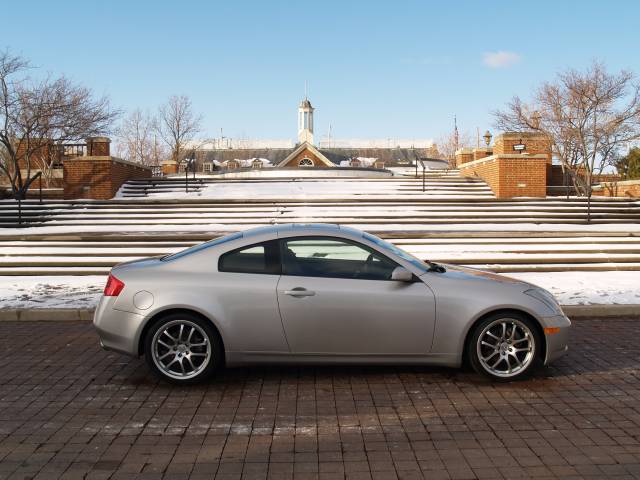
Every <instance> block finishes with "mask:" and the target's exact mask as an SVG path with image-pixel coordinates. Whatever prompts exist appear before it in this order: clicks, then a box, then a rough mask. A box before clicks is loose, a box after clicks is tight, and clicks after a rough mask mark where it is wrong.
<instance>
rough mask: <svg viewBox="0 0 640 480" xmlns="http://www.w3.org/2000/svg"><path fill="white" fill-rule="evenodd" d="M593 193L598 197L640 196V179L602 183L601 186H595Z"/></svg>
mask: <svg viewBox="0 0 640 480" xmlns="http://www.w3.org/2000/svg"><path fill="white" fill-rule="evenodd" d="M593 195H594V196H598V197H627V198H640V180H624V181H621V182H605V183H601V184H600V187H599V188H595V187H594V189H593Z"/></svg>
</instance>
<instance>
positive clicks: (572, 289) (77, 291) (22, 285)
mask: <svg viewBox="0 0 640 480" xmlns="http://www.w3.org/2000/svg"><path fill="white" fill-rule="evenodd" d="M509 276H511V277H515V278H518V279H521V280H525V281H527V282H531V283H534V284H536V285H539V286H541V287H543V288H546V289H547V290H549V291H551V293H553V294H554V295H555V296H556V298H557V299H558V300H559V301H560V303H561V304H562V305H588V304H627V305H634V304H640V287H639V285H640V272H552V273H544V272H539V273H538V272H533V273H513V274H509ZM105 281H106V277H105V276H49V277H42V276H41V277H10V276H7V277H0V309H14V308H94V307H95V306H96V304H97V302H98V299H99V298H100V294H101V292H102V289H103V288H104V284H105Z"/></svg>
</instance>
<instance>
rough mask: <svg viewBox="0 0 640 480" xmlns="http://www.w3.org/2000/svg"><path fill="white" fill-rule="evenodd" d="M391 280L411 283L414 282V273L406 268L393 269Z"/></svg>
mask: <svg viewBox="0 0 640 480" xmlns="http://www.w3.org/2000/svg"><path fill="white" fill-rule="evenodd" d="M391 280H396V281H398V282H410V281H411V280H413V273H411V272H410V271H409V270H407V269H406V268H404V267H396V268H394V269H393V272H391Z"/></svg>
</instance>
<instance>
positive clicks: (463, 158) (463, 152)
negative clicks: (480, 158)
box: [456, 148, 473, 167]
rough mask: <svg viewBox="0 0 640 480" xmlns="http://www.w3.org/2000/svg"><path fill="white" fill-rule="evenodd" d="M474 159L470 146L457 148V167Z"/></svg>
mask: <svg viewBox="0 0 640 480" xmlns="http://www.w3.org/2000/svg"><path fill="white" fill-rule="evenodd" d="M472 161H473V150H472V149H470V148H461V149H459V150H456V167H459V166H460V165H462V164H463V163H467V162H472Z"/></svg>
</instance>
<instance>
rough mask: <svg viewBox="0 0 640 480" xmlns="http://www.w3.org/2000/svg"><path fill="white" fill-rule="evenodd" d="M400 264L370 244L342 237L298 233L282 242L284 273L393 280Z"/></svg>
mask: <svg viewBox="0 0 640 480" xmlns="http://www.w3.org/2000/svg"><path fill="white" fill-rule="evenodd" d="M397 266H398V265H397V264H396V263H395V262H393V261H392V260H390V259H388V258H387V257H385V256H384V255H382V254H380V253H378V252H376V251H375V250H372V249H370V248H369V247H366V246H364V245H360V244H358V243H355V242H350V241H346V240H341V239H338V238H330V237H303V238H300V237H298V238H290V239H285V240H283V242H282V268H283V272H282V273H283V275H298V276H305V277H332V278H352V279H359V280H391V272H393V269H394V268H396V267H397Z"/></svg>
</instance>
